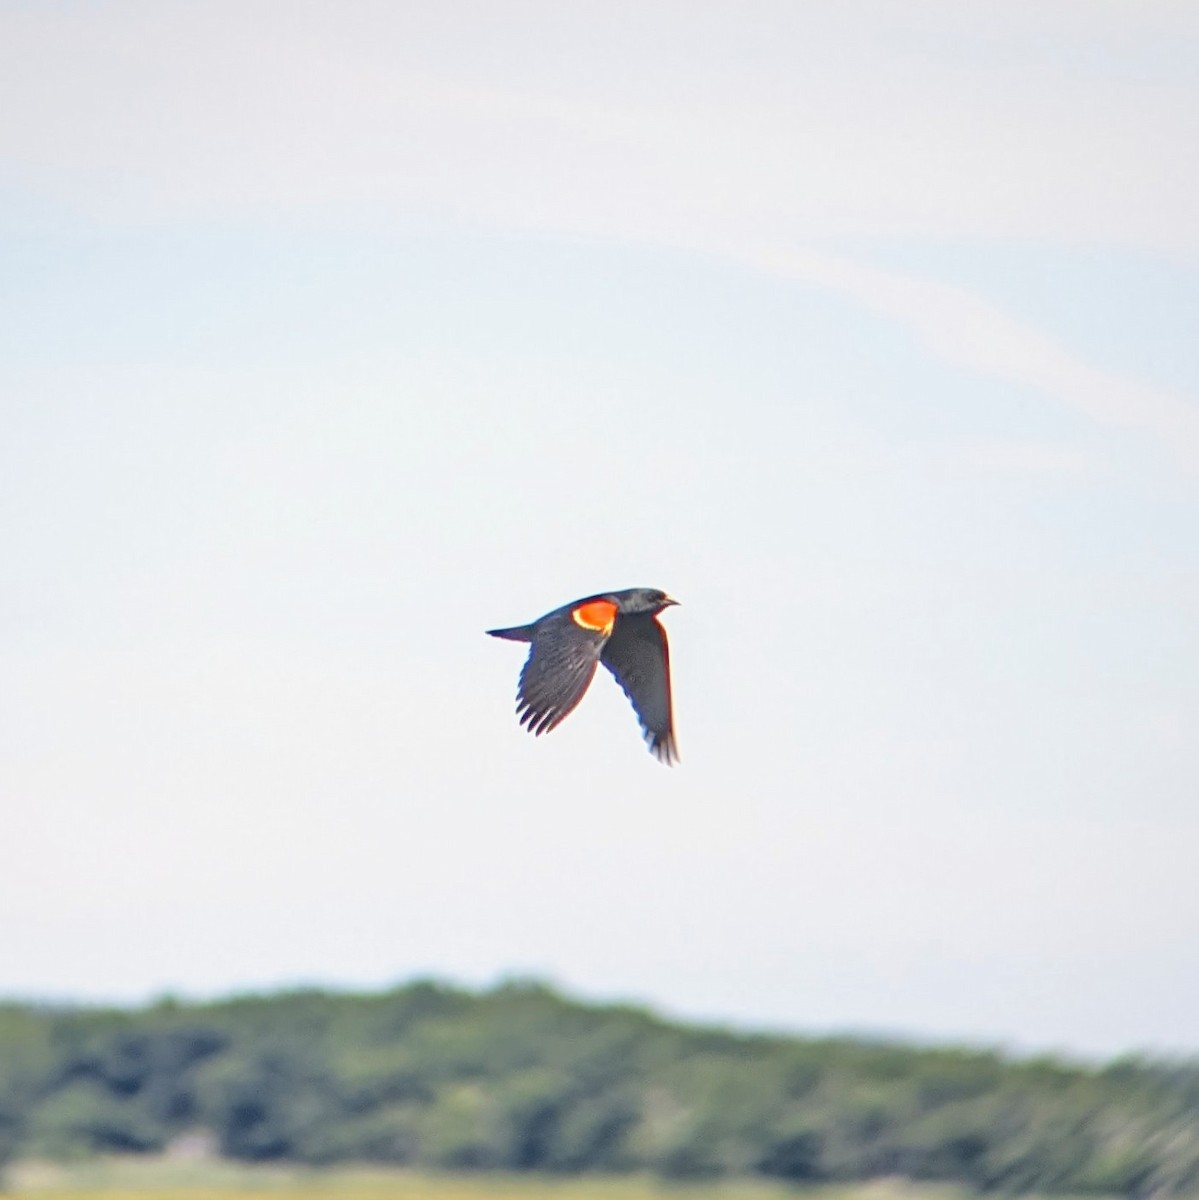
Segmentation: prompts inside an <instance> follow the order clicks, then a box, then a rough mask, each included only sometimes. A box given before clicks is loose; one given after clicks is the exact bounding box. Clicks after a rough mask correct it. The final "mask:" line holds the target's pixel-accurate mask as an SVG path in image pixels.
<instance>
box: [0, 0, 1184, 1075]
mask: <svg viewBox="0 0 1199 1200" xmlns="http://www.w3.org/2000/svg"><path fill="white" fill-rule="evenodd" d="M0 112H3V113H5V114H7V115H6V117H5V119H3V120H0V417H2V424H0V429H2V437H0V812H2V814H3V828H4V837H3V839H2V842H0V856H2V858H0V942H2V943H3V946H4V952H3V955H0V995H3V996H9V997H18V998H54V999H73V1000H95V1001H109V1000H117V1001H121V1002H140V1001H144V1000H147V999H149V998H152V997H156V996H161V995H163V994H168V993H169V994H174V995H180V996H195V997H206V996H215V995H223V994H227V993H230V992H234V991H244V990H248V989H273V988H277V987H282V986H291V985H296V984H320V985H327V986H334V987H345V988H373V987H380V986H385V985H389V984H391V983H394V982H397V981H403V980H406V979H410V978H412V977H414V976H428V975H433V976H437V977H440V978H444V979H447V980H452V981H455V982H459V983H464V984H469V985H472V986H476V985H489V984H491V983H494V982H495V981H497V980H500V979H503V978H506V977H511V976H522V977H525V976H535V977H538V978H542V979H546V980H549V981H551V982H553V983H554V984H556V985H558V986H560V987H562V988H563V989H565V990H567V991H568V992H570V993H571V994H574V995H578V996H581V997H585V998H588V999H597V1000H608V999H621V1000H633V1001H636V1002H640V1003H646V1004H649V1005H652V1006H653V1007H655V1008H656V1009H658V1010H659V1011H662V1012H664V1013H667V1014H670V1015H673V1016H679V1017H685V1018H688V1019H696V1020H715V1021H721V1022H730V1023H732V1024H734V1025H737V1026H739V1027H744V1028H771V1029H779V1030H789V1031H795V1032H799V1033H809V1034H819V1033H825V1032H829V1031H867V1032H873V1033H880V1032H881V1033H886V1034H894V1035H899V1036H903V1037H910V1038H917V1039H921V1040H928V1041H938V1042H941V1041H954V1042H969V1043H972V1044H985V1045H992V1046H999V1047H1004V1048H1008V1049H1012V1050H1015V1051H1019V1052H1030V1051H1039V1050H1054V1051H1058V1052H1063V1053H1067V1054H1071V1055H1078V1056H1109V1055H1115V1054H1120V1053H1125V1052H1130V1051H1153V1052H1167V1053H1184V1054H1191V1055H1194V1054H1196V1053H1199V870H1197V869H1196V866H1195V863H1196V846H1197V845H1199V803H1197V801H1199V737H1197V736H1196V731H1197V727H1199V634H1197V628H1199V626H1197V622H1196V616H1195V614H1196V611H1197V610H1199V536H1197V534H1199V338H1197V337H1196V336H1195V332H1196V329H1197V328H1199V206H1197V205H1196V202H1195V197H1196V195H1199V9H1196V7H1195V6H1194V5H1193V4H1190V3H1182V2H1178V3H1172V2H1167V0H1149V2H1142V0H1092V2H1089V3H1085V4H1084V3H1081V2H1079V0H1037V2H1036V3H1032V2H1030V0H979V2H978V3H974V4H971V5H962V4H959V3H956V2H951V0H926V2H924V3H921V4H918V5H913V4H910V3H899V2H898V0H896V2H889V0H846V2H845V3H841V4H838V5H835V6H833V5H815V4H794V3H786V2H782V0H739V2H738V3H735V4H734V3H731V2H729V0H712V2H710V3H707V2H705V3H699V4H696V3H682V2H676V0H651V2H650V3H640V4H630V3H624V2H622V0H616V2H613V0H607V2H606V3H603V4H600V3H598V2H595V3H593V2H589V0H579V2H577V3H575V2H572V3H566V4H563V3H560V2H559V3H550V2H549V0H514V2H513V3H509V4H505V5H495V4H492V3H489V2H486V0H473V2H472V0H445V2H443V3H438V4H431V3H415V2H401V3H394V2H386V3H385V2H383V0H339V2H338V3H333V2H332V0H303V2H299V0H288V2H286V3H284V2H283V0H253V2H249V3H247V2H245V0H237V2H236V3H234V2H233V0H211V2H209V3H206V4H202V5H196V4H185V3H179V2H177V0H109V2H105V3H100V2H88V3H85V2H82V0H77V2H66V0H46V2H42V3H27V2H13V0H0ZM633 585H640V586H652V587H659V588H663V589H665V590H666V591H668V592H670V593H671V594H672V595H673V596H675V597H677V598H678V599H679V600H680V601H681V606H680V607H678V608H672V609H670V610H669V612H668V613H666V614H665V616H664V622H665V624H666V626H667V628H668V630H669V634H670V639H671V649H672V666H673V673H674V691H675V711H676V722H677V729H678V740H679V746H680V751H681V757H682V761H681V763H680V764H679V765H678V766H676V767H674V768H673V769H666V768H664V767H662V766H661V765H660V764H658V763H657V762H656V761H655V760H654V759H653V758H652V757H651V756H650V755H649V754H648V753H646V749H645V747H644V745H643V743H642V742H641V740H640V737H639V731H638V729H637V726H636V722H635V720H634V718H633V714H632V713H631V711H630V709H629V708H628V705H627V702H626V701H625V699H624V697H623V695H622V694H621V693H620V691H619V689H618V688H617V687H616V686H615V684H614V683H613V681H612V680H610V679H608V678H606V677H604V678H597V680H596V682H595V685H594V686H593V688H592V689H591V691H590V692H589V694H588V695H587V697H586V698H585V700H584V702H583V703H582V705H581V706H580V707H579V709H578V710H577V711H576V712H575V713H574V714H573V715H572V716H571V717H570V718H569V720H568V721H566V722H565V723H564V724H563V725H562V726H561V727H560V728H559V729H557V730H556V731H554V733H553V734H552V736H549V737H544V738H538V739H534V738H531V737H529V736H528V735H527V734H526V733H525V732H524V731H523V730H521V729H520V728H519V726H518V724H517V722H516V719H515V716H514V712H513V704H514V691H515V685H516V677H517V674H518V671H519V668H520V665H521V661H522V655H523V648H522V647H519V646H516V645H513V644H509V643H502V642H497V641H494V640H492V639H489V638H487V637H485V636H484V635H483V631H484V630H485V629H487V628H491V627H495V626H497V625H511V624H518V623H522V622H525V621H528V620H531V619H532V618H534V617H536V616H538V615H539V614H541V613H543V612H545V611H547V610H549V609H551V608H554V607H557V606H558V605H560V604H563V603H565V602H567V601H569V600H571V599H573V598H575V597H579V596H585V595H588V594H591V593H595V592H599V591H603V590H606V589H611V588H621V587H627V586H633Z"/></svg>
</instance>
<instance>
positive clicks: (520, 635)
mask: <svg viewBox="0 0 1199 1200" xmlns="http://www.w3.org/2000/svg"><path fill="white" fill-rule="evenodd" d="M487 632H488V633H489V634H491V636H492V637H498V638H507V639H508V641H510V642H531V641H532V640H533V626H532V625H514V626H513V627H512V628H511V629H489V630H488V631H487Z"/></svg>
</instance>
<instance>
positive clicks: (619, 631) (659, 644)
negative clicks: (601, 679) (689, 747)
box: [600, 613, 679, 766]
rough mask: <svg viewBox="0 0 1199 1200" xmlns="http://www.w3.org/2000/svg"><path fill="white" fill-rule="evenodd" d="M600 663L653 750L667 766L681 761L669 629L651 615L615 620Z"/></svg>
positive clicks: (639, 614) (645, 614)
mask: <svg viewBox="0 0 1199 1200" xmlns="http://www.w3.org/2000/svg"><path fill="white" fill-rule="evenodd" d="M600 662H602V663H603V664H604V666H605V667H607V668H608V670H609V671H611V672H612V674H613V675H615V676H616V682H617V683H619V684H620V686H621V687H622V688H624V692H625V695H626V696H628V698H629V699H630V700H631V701H632V704H633V708H634V709H635V710H636V713H637V717H638V719H639V720H640V721H641V729H642V731H643V732H644V734H645V740H646V742H647V743H648V744H649V748H650V750H651V751H652V752H653V754H654V755H655V756H656V757H657V758H658V760H659V761H660V762H664V763H666V764H667V765H668V766H669V765H670V763H672V762H674V760H675V759H677V758H678V756H679V754H678V748H677V747H676V746H675V742H674V717H673V715H672V711H671V703H670V648H669V647H668V646H667V644H666V630H665V629H663V628H662V626H661V625H660V624H658V622H657V620H656V619H655V618H654V617H653V616H652V615H650V614H649V613H638V614H635V615H631V616H622V617H618V618H617V619H616V625H615V628H614V629H613V630H612V636H611V637H610V638H609V639H608V641H607V642H606V643H605V645H604V647H603V649H602V651H601V652H600Z"/></svg>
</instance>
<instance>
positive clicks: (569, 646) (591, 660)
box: [487, 588, 678, 766]
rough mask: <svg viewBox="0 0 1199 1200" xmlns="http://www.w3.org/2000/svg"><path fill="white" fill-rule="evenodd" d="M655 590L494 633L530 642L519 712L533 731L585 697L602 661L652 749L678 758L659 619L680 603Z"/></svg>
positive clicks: (667, 758)
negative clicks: (634, 712)
mask: <svg viewBox="0 0 1199 1200" xmlns="http://www.w3.org/2000/svg"><path fill="white" fill-rule="evenodd" d="M677 603H678V601H677V600H672V599H671V598H670V597H669V596H668V595H667V594H666V593H665V592H660V591H658V589H657V588H626V589H625V590H624V591H622V592H601V593H600V594H599V595H596V596H586V597H585V598H584V599H582V600H575V601H574V602H573V603H571V604H564V605H563V606H562V607H561V608H555V609H554V611H553V612H549V613H546V614H545V616H544V617H538V618H537V620H536V621H532V622H531V623H530V624H528V625H516V626H514V627H513V628H511V629H489V630H487V632H488V633H489V634H491V636H492V637H498V638H507V639H508V640H509V641H512V642H531V643H532V648H531V649H530V650H529V657H528V659H527V660H526V661H525V665H524V668H523V670H522V671H521V673H520V687H519V688H518V689H517V693H516V711H517V714H518V715H519V717H520V723H521V724H522V725H523V726H524V727H525V728H526V729H528V730H529V732H530V733H532V734H535V735H540V734H543V733H549V731H550V730H551V729H553V728H554V727H555V726H556V725H557V724H558V723H559V722H561V721H562V720H563V719H564V718H565V717H566V716H567V715H568V714H569V713H570V711H571V710H572V709H573V708H574V706H575V705H576V704H578V702H579V701H580V700H582V698H583V693H584V692H585V691H586V690H587V686H588V684H590V683H591V678H592V676H593V675H594V674H595V665H596V663H603V664H604V666H605V667H607V668H608V670H609V671H611V672H612V674H613V675H614V676H615V677H616V682H617V683H619V684H620V686H621V687H622V688H624V692H625V695H626V696H628V698H629V699H630V700H631V701H632V704H633V708H634V710H635V711H636V713H637V717H638V719H639V720H640V722H641V729H642V732H643V733H644V734H645V740H646V742H647V743H648V745H649V748H650V752H651V753H652V754H654V755H655V756H656V757H657V759H658V761H659V762H663V763H666V764H667V765H668V766H669V765H670V764H671V763H672V762H674V761H675V760H676V759H677V758H678V749H677V747H676V746H675V741H674V718H673V715H672V712H671V703H670V649H669V647H668V646H667V644H666V630H665V629H663V628H662V626H661V624H660V623H659V622H658V619H657V614H658V613H660V612H661V611H662V610H663V609H664V608H669V607H670V605H672V604H677Z"/></svg>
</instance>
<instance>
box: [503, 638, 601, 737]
mask: <svg viewBox="0 0 1199 1200" xmlns="http://www.w3.org/2000/svg"><path fill="white" fill-rule="evenodd" d="M532 641H533V644H532V647H531V649H530V650H529V657H528V659H526V661H525V665H524V667H523V669H522V670H521V673H520V687H519V688H518V690H517V704H516V712H517V715H518V716H519V717H520V723H521V724H522V725H523V726H524V727H525V728H526V729H528V731H529V732H530V733H532V734H535V735H537V736H540V735H541V734H543V733H549V731H550V730H551V729H553V728H554V727H555V726H556V725H558V724H559V723H560V722H561V721H563V720H564V719H565V718H566V717H567V716H568V715H569V714H570V712H571V711H572V710H573V709H574V707H575V705H576V704H578V702H579V701H580V700H582V698H583V694H584V693H585V692H586V691H587V687H588V685H589V684H590V683H591V680H592V677H593V676H594V675H595V665H596V663H597V662H598V661H599V653H600V646H601V645H602V644H603V641H604V638H603V635H602V634H599V633H593V632H591V631H589V630H586V629H581V628H580V627H579V626H578V625H576V624H575V623H574V622H573V621H571V620H570V618H569V616H566V615H563V616H561V617H559V616H557V615H554V616H551V617H548V618H546V619H544V620H542V621H541V622H539V623H538V626H537V628H536V630H535V633H534V636H533V639H532Z"/></svg>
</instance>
